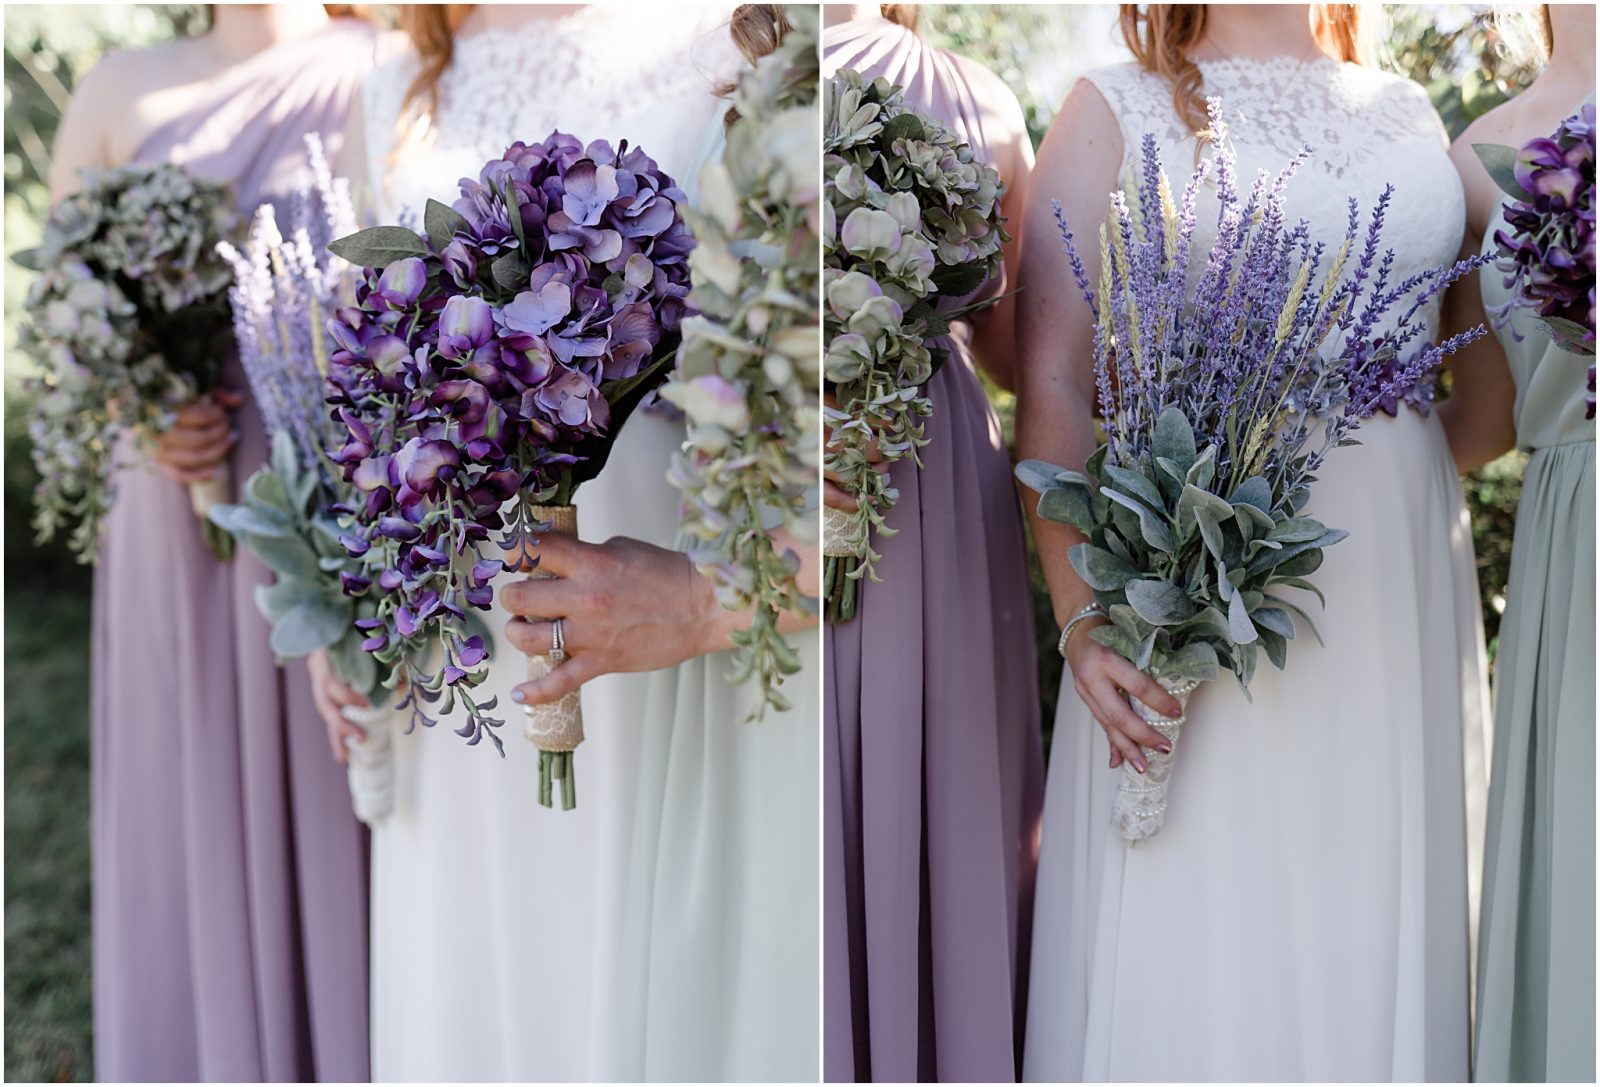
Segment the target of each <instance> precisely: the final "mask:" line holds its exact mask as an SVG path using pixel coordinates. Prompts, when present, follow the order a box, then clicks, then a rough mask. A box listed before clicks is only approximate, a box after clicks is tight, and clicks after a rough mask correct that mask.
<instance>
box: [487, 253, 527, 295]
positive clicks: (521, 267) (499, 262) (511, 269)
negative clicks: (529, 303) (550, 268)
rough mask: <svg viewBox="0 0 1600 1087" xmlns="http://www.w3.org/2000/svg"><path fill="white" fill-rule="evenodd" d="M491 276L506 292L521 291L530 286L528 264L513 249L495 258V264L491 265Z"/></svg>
mask: <svg viewBox="0 0 1600 1087" xmlns="http://www.w3.org/2000/svg"><path fill="white" fill-rule="evenodd" d="M489 275H490V277H491V278H493V279H494V281H495V283H497V284H498V285H499V286H501V287H504V288H505V289H506V290H508V291H520V290H522V289H523V288H524V287H526V286H527V285H528V275H529V268H528V262H527V261H525V260H523V259H522V254H521V253H519V252H517V251H516V250H514V249H513V250H511V251H509V252H505V253H501V254H500V255H499V256H498V257H496V258H494V263H493V264H490V265H489Z"/></svg>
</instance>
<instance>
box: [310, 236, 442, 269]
mask: <svg viewBox="0 0 1600 1087" xmlns="http://www.w3.org/2000/svg"><path fill="white" fill-rule="evenodd" d="M328 249H329V250H330V251H331V252H333V253H334V254H335V255H336V256H340V257H343V258H344V259H345V260H347V261H349V262H350V263H351V264H354V265H356V266H357V267H360V268H387V267H388V266H389V265H391V264H393V263H394V262H395V261H398V260H405V259H406V258H407V257H425V256H427V255H428V246H427V244H426V243H425V242H424V241H423V240H422V239H421V238H420V237H418V236H417V233H416V232H415V231H412V230H407V229H406V228H405V227H403V226H374V227H368V228H367V229H366V230H358V231H356V232H355V233H354V234H351V235H349V236H348V237H344V238H338V239H335V240H334V241H331V242H329V243H328Z"/></svg>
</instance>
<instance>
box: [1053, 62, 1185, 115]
mask: <svg viewBox="0 0 1600 1087" xmlns="http://www.w3.org/2000/svg"><path fill="white" fill-rule="evenodd" d="M1084 84H1088V85H1089V86H1090V87H1092V88H1094V90H1095V91H1096V92H1097V93H1098V95H1099V98H1100V100H1101V101H1102V102H1104V103H1106V104H1107V105H1108V106H1110V107H1111V108H1112V110H1113V111H1115V110H1117V108H1118V107H1119V106H1120V105H1122V104H1124V103H1131V102H1133V101H1135V100H1141V99H1150V98H1153V97H1159V96H1160V95H1161V94H1165V95H1166V97H1167V100H1168V101H1170V99H1171V91H1170V90H1169V89H1168V88H1167V85H1166V83H1164V82H1163V81H1162V79H1161V77H1160V76H1158V75H1156V74H1155V73H1154V72H1152V71H1150V70H1148V69H1147V68H1145V67H1144V66H1143V65H1141V64H1139V63H1138V62H1137V61H1131V60H1130V61H1127V62H1125V63H1122V64H1109V65H1107V66H1105V67H1104V68H1092V69H1090V70H1089V71H1087V72H1085V73H1083V76H1082V77H1081V78H1080V79H1079V80H1078V82H1077V83H1076V84H1074V86H1073V91H1074V92H1076V91H1077V90H1078V88H1080V87H1082V86H1083V85H1084ZM1068 97H1069V98H1070V97H1071V96H1070V95H1069V96H1068Z"/></svg>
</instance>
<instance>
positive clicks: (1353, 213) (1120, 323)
mask: <svg viewBox="0 0 1600 1087" xmlns="http://www.w3.org/2000/svg"><path fill="white" fill-rule="evenodd" d="M1211 110H1212V113H1211V117H1212V131H1213V134H1214V135H1215V136H1216V139H1215V140H1213V141H1212V143H1211V145H1210V146H1212V147H1214V148H1215V151H1214V153H1213V155H1212V157H1211V158H1209V159H1203V160H1202V161H1201V162H1200V164H1199V165H1198V167H1197V168H1196V171H1195V173H1194V175H1193V176H1192V177H1191V178H1190V179H1189V182H1188V184H1187V185H1186V186H1185V188H1184V190H1183V193H1182V195H1181V197H1179V198H1178V199H1177V200H1174V197H1173V193H1172V190H1171V187H1170V185H1169V183H1168V180H1167V177H1166V174H1165V172H1164V171H1163V170H1162V168H1161V162H1160V158H1159V156H1158V153H1157V148H1156V142H1155V139H1154V138H1153V137H1150V136H1146V137H1145V138H1144V141H1143V148H1142V167H1143V171H1142V176H1141V177H1140V178H1139V179H1138V183H1137V185H1136V187H1135V191H1134V193H1133V196H1132V199H1129V197H1128V196H1127V195H1125V194H1124V193H1123V192H1120V191H1119V192H1116V193H1113V194H1112V195H1111V200H1110V216H1109V219H1108V224H1109V225H1108V227H1102V229H1101V232H1100V239H1099V243H1100V244H1099V248H1100V277H1099V284H1098V290H1092V289H1091V288H1090V284H1089V281H1088V277H1087V275H1086V273H1085V270H1084V266H1083V263H1082V261H1081V259H1080V258H1079V256H1078V250H1077V245H1076V242H1075V239H1074V237H1073V235H1072V232H1071V229H1070V224H1068V222H1067V221H1066V219H1065V217H1064V216H1063V215H1062V214H1061V209H1060V206H1059V205H1057V208H1056V213H1057V219H1058V222H1059V224H1060V229H1061V235H1062V240H1063V243H1064V245H1065V248H1066V252H1067V256H1068V261H1069V264H1070V266H1071V268H1072V272H1073V276H1074V278H1075V279H1076V281H1077V284H1078V288H1079V290H1080V291H1081V292H1082V294H1083V297H1084V299H1085V301H1086V302H1087V303H1088V304H1089V306H1090V308H1091V309H1092V310H1093V312H1094V316H1095V328H1094V368H1095V385H1096V390H1097V395H1098V414H1099V415H1100V417H1101V418H1102V420H1103V421H1104V425H1105V437H1106V441H1105V444H1103V445H1102V446H1100V448H1099V449H1097V450H1096V451H1095V453H1094V455H1093V456H1091V457H1090V458H1089V461H1088V464H1087V466H1086V468H1085V470H1084V471H1082V472H1079V471H1070V470H1067V469H1063V468H1059V467H1056V466H1054V465H1050V464H1045V463H1042V462H1040V461H1024V462H1023V463H1021V464H1019V465H1018V466H1017V476H1018V478H1019V479H1020V480H1021V481H1022V482H1023V483H1024V484H1025V485H1026V486H1028V487H1029V488H1031V489H1033V490H1035V491H1037V492H1038V493H1039V505H1038V512H1039V516H1040V517H1043V518H1045V519H1047V520H1051V521H1058V522H1060V523H1062V524H1066V525H1070V526H1072V527H1073V528H1075V529H1077V530H1078V531H1079V532H1081V533H1083V534H1084V535H1085V536H1086V537H1087V538H1088V539H1087V541H1086V542H1084V543H1080V544H1078V545H1076V546H1074V547H1073V548H1072V550H1071V552H1070V559H1071V562H1072V566H1073V569H1075V570H1076V571H1077V572H1078V574H1079V576H1081V577H1082V578H1083V580H1084V581H1085V582H1087V583H1088V585H1089V587H1090V588H1091V589H1093V590H1094V599H1095V602H1096V604H1098V605H1099V606H1100V607H1101V608H1102V609H1103V610H1104V611H1105V613H1106V615H1107V616H1108V617H1109V619H1110V622H1109V623H1106V624H1103V625H1100V626H1097V627H1094V628H1093V629H1091V630H1090V631H1089V636H1090V637H1092V638H1093V639H1094V640H1095V641H1097V642H1099V643H1100V644H1101V645H1104V646H1106V647H1107V648H1109V649H1111V650H1113V651H1115V652H1116V653H1118V654H1120V655H1122V656H1123V657H1126V658H1127V659H1128V660H1130V661H1132V662H1133V663H1134V664H1135V665H1136V666H1138V667H1139V668H1140V669H1142V670H1143V671H1145V672H1146V673H1147V674H1149V675H1150V676H1152V677H1153V678H1155V679H1156V680H1157V681H1158V682H1160V683H1161V684H1162V685H1163V686H1164V687H1165V688H1166V689H1167V690H1168V691H1170V692H1171V693H1172V694H1173V695H1174V696H1175V697H1176V698H1177V699H1178V700H1179V702H1180V704H1184V705H1186V704H1187V700H1188V697H1189V695H1190V693H1191V692H1192V691H1193V690H1194V689H1195V688H1196V687H1198V686H1199V685H1200V684H1201V683H1203V682H1205V681H1207V680H1210V679H1213V678H1215V677H1217V676H1218V675H1220V674H1221V671H1222V670H1223V669H1224V668H1226V669H1227V670H1229V671H1231V672H1232V673H1233V674H1234V676H1235V677H1236V678H1237V679H1238V681H1239V683H1240V685H1241V686H1242V687H1243V688H1244V689H1245V691H1246V693H1247V694H1248V692H1249V686H1250V681H1251V678H1252V676H1253V675H1254V674H1255V670H1256V666H1257V663H1258V660H1259V658H1260V656H1261V655H1262V654H1265V656H1266V658H1267V660H1269V661H1270V662H1271V663H1272V664H1273V665H1275V666H1276V667H1278V668H1280V669H1281V668H1283V667H1284V665H1285V662H1286V660H1287V653H1288V645H1289V642H1290V641H1291V640H1292V639H1293V638H1294V637H1295V633H1296V619H1299V620H1300V621H1301V622H1304V623H1305V624H1306V625H1307V626H1308V627H1310V626H1311V621H1310V619H1309V618H1308V617H1307V616H1306V615H1305V613H1304V612H1303V611H1302V609H1301V606H1300V605H1299V604H1297V603H1295V602H1294V601H1293V600H1291V599H1289V598H1288V597H1287V596H1285V595H1283V594H1284V593H1285V592H1286V591H1288V590H1301V591H1304V592H1309V593H1313V594H1316V595H1317V596H1318V597H1319V598H1320V595H1321V594H1320V593H1318V592H1317V589H1316V587H1315V585H1313V584H1312V582H1311V581H1310V580H1308V579H1309V578H1310V577H1311V575H1312V574H1314V573H1315V572H1316V570H1317V568H1318V567H1319V566H1321V564H1322V552H1323V549H1324V548H1327V547H1330V546H1332V545H1333V544H1336V543H1338V542H1339V541H1340V540H1342V539H1343V538H1344V537H1345V535H1346V533H1345V532H1343V531H1341V530H1339V529H1337V528H1329V527H1327V526H1325V525H1323V524H1322V523H1321V522H1320V521H1317V520H1315V519H1314V518H1311V517H1307V516H1304V514H1303V513H1302V511H1303V510H1304V509H1305V507H1306V503H1307V501H1308V500H1309V499H1310V497H1311V493H1312V485H1313V484H1314V482H1315V481H1316V478H1317V472H1318V471H1319V470H1320V469H1321V468H1322V466H1323V464H1324V463H1325V462H1326V458H1327V457H1328V455H1329V454H1330V453H1331V452H1332V451H1333V450H1334V449H1335V448H1337V447H1338V446H1341V445H1349V444H1354V438H1353V437H1352V436H1351V435H1352V433H1353V432H1354V431H1355V430H1356V429H1357V428H1358V427H1359V426H1360V425H1361V423H1362V422H1363V421H1364V420H1366V419H1368V418H1370V417H1371V416H1372V414H1373V413H1374V412H1375V411H1377V410H1380V408H1381V407H1382V405H1383V404H1384V403H1385V401H1386V400H1388V399H1390V398H1393V397H1395V396H1397V395H1400V396H1403V393H1404V390H1406V389H1410V388H1412V387H1414V386H1415V385H1416V384H1417V383H1418V382H1419V381H1420V380H1422V379H1423V377H1424V376H1425V375H1427V374H1428V373H1430V372H1431V371H1433V370H1435V369H1436V368H1437V367H1438V366H1439V364H1440V362H1441V361H1442V360H1443V359H1444V357H1445V356H1447V355H1449V354H1451V353H1452V352H1454V351H1455V350H1457V349H1459V348H1460V347H1462V346H1464V345H1465V344H1467V343H1469V342H1471V341H1472V340H1474V339H1476V338H1477V337H1479V336H1481V335H1483V334H1484V330H1483V328H1482V326H1479V327H1477V328H1475V329H1472V330H1470V331H1468V332H1465V333H1463V334H1461V335H1459V336H1456V337H1454V338H1452V339H1450V340H1448V341H1446V342H1444V343H1443V344H1432V343H1429V342H1427V341H1426V338H1425V334H1426V325H1425V322H1423V321H1421V320H1418V319H1417V317H1418V313H1419V311H1420V310H1421V309H1422V307H1424V306H1426V305H1427V304H1428V303H1429V302H1431V301H1432V300H1434V299H1436V298H1438V297H1439V296H1440V295H1441V294H1442V293H1443V291H1444V289H1445V288H1446V287H1447V286H1449V285H1450V284H1451V283H1453V282H1455V281H1456V280H1457V279H1459V278H1461V277H1462V276H1463V275H1465V274H1467V273H1468V272H1470V271H1471V270H1472V269H1474V268H1476V267H1478V266H1479V265H1480V264H1481V263H1482V260H1481V258H1474V259H1472V260H1466V261H1461V262H1460V263H1458V264H1456V265H1454V266H1451V267H1448V268H1439V269H1433V270H1431V271H1428V272H1425V273H1422V274H1419V275H1416V276H1413V277H1411V278H1409V279H1407V280H1405V281H1403V282H1400V283H1393V282H1391V276H1390V269H1391V267H1392V265H1393V254H1392V252H1391V253H1384V254H1382V255H1381V256H1380V253H1379V243H1380V239H1381V235H1382V230H1383V218H1384V214H1385V211H1386V209H1387V206H1388V203H1389V199H1390V192H1391V191H1392V190H1386V191H1385V193H1384V195H1383V196H1382V198H1380V199H1379V201H1378V202H1377V204H1376V206H1375V207H1374V208H1373V209H1372V212H1371V215H1370V218H1369V219H1368V221H1367V226H1366V229H1365V231H1364V232H1363V231H1362V229H1361V216H1360V211H1359V208H1358V205H1357V203H1356V201H1354V200H1351V201H1350V217H1349V221H1348V223H1347V224H1346V227H1345V232H1344V238H1343V241H1342V242H1341V243H1340V244H1339V245H1337V246H1336V247H1334V248H1333V249H1332V251H1329V250H1328V248H1327V247H1326V246H1325V245H1324V244H1323V243H1321V242H1313V241H1312V240H1311V238H1310V232H1309V225H1308V224H1307V223H1306V222H1305V221H1304V220H1301V221H1300V222H1299V223H1298V224H1295V225H1292V226H1291V225H1290V224H1289V223H1288V221H1287V219H1286V208H1285V205H1284V190H1285V187H1286V186H1287V184H1288V181H1289V178H1290V177H1291V176H1292V175H1293V173H1294V171H1295V169H1296V167H1297V166H1298V165H1299V163H1300V162H1301V161H1303V160H1304V159H1305V158H1306V157H1307V156H1308V155H1309V154H1310V151H1309V149H1305V150H1303V151H1302V152H1301V154H1300V156H1299V157H1298V158H1297V159H1296V160H1295V161H1294V162H1291V163H1290V164H1289V165H1288V167H1287V168H1286V169H1285V170H1284V171H1283V172H1282V173H1280V174H1278V175H1277V176H1276V177H1270V176H1268V175H1266V174H1265V173H1263V174H1262V175H1261V176H1260V177H1258V178H1257V180H1256V181H1255V183H1254V185H1253V186H1252V187H1251V188H1250V189H1249V190H1248V192H1244V193H1241V192H1240V190H1239V189H1238V187H1237V183H1236V179H1235V177H1234V172H1233V159H1232V156H1231V154H1230V153H1229V152H1228V151H1227V149H1226V138H1225V133H1223V132H1222V127H1221V124H1220V122H1219V121H1218V114H1217V110H1218V105H1217V103H1216V101H1215V100H1213V101H1212V103H1211ZM1208 178H1214V180H1215V192H1216V198H1217V205H1218V206H1217V214H1218V219H1217V223H1218V229H1217V237H1216V242H1215V244H1214V245H1213V247H1212V249H1211V251H1210V253H1209V254H1207V256H1206V260H1205V264H1204V266H1203V272H1202V273H1201V275H1200V277H1199V279H1198V281H1197V283H1196V284H1195V286H1194V287H1193V289H1192V290H1191V289H1190V288H1189V287H1188V286H1187V283H1186V270H1187V268H1188V267H1189V256H1190V244H1191V239H1192V237H1193V231H1194V226H1195V221H1196V216H1197V214H1198V210H1197V208H1196V202H1197V199H1198V197H1199V195H1200V192H1201V189H1202V185H1203V184H1204V183H1205V182H1206V180H1207V179H1208ZM1391 316H1392V319H1390V318H1391ZM1380 322H1383V324H1382V325H1381V326H1380ZM1063 364H1065V362H1064V363H1063ZM1312 630H1313V633H1315V628H1314V627H1312ZM1133 705H1134V709H1135V711H1136V712H1138V713H1139V714H1140V715H1141V716H1142V717H1143V718H1144V719H1145V720H1146V721H1148V722H1150V723H1151V724H1152V726H1153V727H1154V728H1155V729H1156V730H1157V731H1159V732H1161V733H1162V734H1163V735H1165V736H1166V737H1167V739H1168V740H1169V742H1170V744H1171V746H1172V747H1173V748H1174V752H1173V754H1172V755H1163V754H1161V753H1160V752H1159V751H1154V750H1151V749H1148V748H1147V749H1145V756H1146V759H1147V761H1148V764H1149V772H1148V774H1140V773H1138V772H1137V771H1136V770H1135V769H1134V768H1133V765H1132V763H1131V762H1124V763H1123V767H1122V779H1121V784H1120V786H1119V788H1118V792H1117V797H1116V801H1115V804H1114V807H1113V812H1112V822H1113V825H1114V826H1115V827H1116V829H1117V830H1118V831H1119V832H1120V833H1121V835H1122V836H1123V837H1124V838H1126V839H1128V840H1130V841H1137V840H1139V839H1143V838H1149V837H1152V836H1153V835H1155V834H1156V833H1158V832H1159V831H1160V829H1161V826H1162V824H1163V822H1164V820H1165V816H1166V797H1167V788H1168V782H1169V776H1170V774H1171V772H1172V762H1171V760H1172V759H1173V758H1174V757H1175V756H1176V746H1177V740H1178V736H1179V733H1180V731H1181V727H1182V725H1183V721H1184V718H1183V717H1182V716H1180V717H1178V718H1176V719H1166V718H1163V717H1161V716H1160V715H1159V714H1157V713H1156V712H1155V711H1154V710H1152V709H1151V708H1150V707H1148V706H1145V705H1144V704H1143V703H1141V702H1140V701H1139V700H1138V699H1133Z"/></svg>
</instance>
